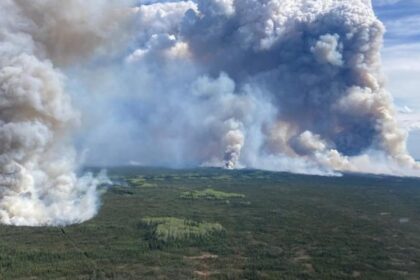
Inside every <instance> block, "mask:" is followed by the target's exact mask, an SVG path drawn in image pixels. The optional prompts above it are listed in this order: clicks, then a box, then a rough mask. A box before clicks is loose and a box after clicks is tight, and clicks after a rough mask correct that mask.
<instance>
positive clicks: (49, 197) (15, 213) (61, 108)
mask: <svg viewBox="0 0 420 280" xmlns="http://www.w3.org/2000/svg"><path fill="white" fill-rule="evenodd" d="M89 2H90V3H89V4H87V3H86V1H46V0H42V1H41V0H39V1H38V0H34V1H24V0H2V1H1V2H0V222H1V223H4V224H11V225H25V226H41V225H66V224H70V223H78V222H82V221H85V220H87V219H90V218H91V217H93V216H94V215H95V214H96V212H97V206H98V196H97V192H96V186H97V184H98V179H95V178H93V177H91V176H85V177H83V178H78V177H77V176H76V174H75V167H76V162H75V152H74V149H73V148H72V146H71V144H70V143H69V132H70V131H71V130H72V128H74V126H75V125H77V123H78V119H79V114H78V113H77V112H76V111H74V110H73V108H72V105H71V102H70V98H69V96H68V95H67V94H66V92H65V91H64V82H65V77H64V75H63V74H62V73H61V72H60V71H59V70H58V69H57V68H55V66H54V64H57V65H61V66H64V65H67V64H68V63H70V62H71V63H73V62H75V61H76V60H80V59H81V58H86V57H87V56H88V55H89V53H90V52H92V51H93V49H94V48H96V46H97V45H98V43H101V42H102V41H103V38H102V37H101V32H100V31H101V29H100V27H101V26H105V25H104V24H105V23H106V22H105V21H104V19H105V18H104V16H103V15H101V13H106V9H105V8H106V7H105V5H104V3H105V2H106V1H89ZM101 2H102V3H101ZM98 8H102V9H101V10H100V11H98V12H96V11H97V9H98ZM102 31H105V30H102Z"/></svg>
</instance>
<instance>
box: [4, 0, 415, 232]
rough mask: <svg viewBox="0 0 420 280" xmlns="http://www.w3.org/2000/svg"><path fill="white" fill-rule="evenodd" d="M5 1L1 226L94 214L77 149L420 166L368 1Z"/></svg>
mask: <svg viewBox="0 0 420 280" xmlns="http://www.w3.org/2000/svg"><path fill="white" fill-rule="evenodd" d="M0 8H1V9H0V10H1V11H2V12H1V17H0V38H1V43H0V106H1V113H0V148H1V153H0V154H1V155H0V161H1V165H0V167H1V170H0V174H1V176H0V221H1V222H2V223H6V224H15V225H58V224H69V223H75V222H82V221H85V220H87V219H89V218H91V217H93V216H94V215H95V213H96V211H97V205H98V198H97V194H96V186H97V183H98V179H95V178H93V177H89V176H87V177H86V176H85V177H82V178H78V177H77V176H76V173H75V171H76V170H77V162H76V153H77V151H79V152H80V151H87V153H86V160H87V163H88V164H95V165H119V164H127V163H129V162H132V163H133V162H135V163H137V164H143V165H166V166H172V167H185V166H209V165H210V166H224V167H226V168H238V167H249V168H262V169H269V170H283V171H292V172H298V173H311V174H336V173H337V172H345V171H352V172H372V173H387V174H396V175H417V172H418V171H417V170H418V166H417V164H416V163H415V161H414V160H413V158H412V157H411V156H410V155H409V154H408V152H407V149H406V138H407V135H406V132H405V131H404V130H401V129H400V128H399V127H398V125H397V121H396V118H395V110H394V106H393V101H392V98H391V95H390V94H389V93H388V92H387V91H386V89H385V84H384V79H383V76H382V72H381V58H380V49H381V47H382V38H383V34H384V27H383V25H382V23H381V22H380V21H379V20H378V19H377V18H376V16H375V15H374V12H373V10H372V6H371V3H370V1H368V0H351V1H350V0H323V1H315V0H195V1H175V0H173V1H141V2H140V3H139V2H136V3H134V4H133V3H130V1H106V0H94V1H82V0H70V1H64V2H63V1H53V0H33V1H24V0H4V1H2V2H1V4H0ZM69 90H70V91H69ZM69 92H71V93H69ZM70 97H72V100H73V104H75V107H76V108H77V109H78V110H74V109H73V105H72V101H71V100H70V99H71V98H70ZM78 111H80V112H81V113H82V114H81V115H80V114H79V113H78ZM77 125H81V126H80V128H79V130H78V132H77V134H76V136H75V138H76V139H75V140H76V142H75V143H76V145H75V147H76V148H74V147H73V146H74V145H73V144H72V139H73V136H72V135H73V134H72V133H73V132H72V131H73V130H74V128H75V127H76V126H77Z"/></svg>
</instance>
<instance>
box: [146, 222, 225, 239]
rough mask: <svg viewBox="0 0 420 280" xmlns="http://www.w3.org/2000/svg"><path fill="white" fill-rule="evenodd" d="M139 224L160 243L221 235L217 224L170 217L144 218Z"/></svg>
mask: <svg viewBox="0 0 420 280" xmlns="http://www.w3.org/2000/svg"><path fill="white" fill-rule="evenodd" d="M141 223H142V224H143V225H145V226H147V227H148V228H149V230H151V232H152V235H153V238H154V239H156V240H158V241H162V242H165V243H167V242H171V241H183V240H187V239H205V238H207V237H209V236H211V235H214V234H218V233H222V232H223V230H224V229H223V227H222V225H220V224H218V223H205V222H201V223H200V222H195V221H191V220H186V219H178V218H172V217H164V218H150V217H148V218H144V219H142V221H141Z"/></svg>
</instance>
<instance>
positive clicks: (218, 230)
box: [0, 167, 420, 279]
mask: <svg viewBox="0 0 420 280" xmlns="http://www.w3.org/2000/svg"><path fill="white" fill-rule="evenodd" d="M109 176H110V178H111V179H112V180H113V181H114V184H113V185H112V186H104V187H103V188H107V190H106V191H105V189H103V192H104V194H103V199H102V206H101V210H100V212H99V215H98V216H97V217H95V218H94V219H93V220H91V221H88V222H86V223H83V224H80V225H74V226H69V227H64V228H59V227H57V228H43V227H34V228H31V227H13V226H0V275H1V277H0V278H1V279H357V278H359V279H418V278H419V277H420V265H419V261H420V220H419V214H420V188H419V185H420V181H419V180H418V179H411V178H397V177H384V176H366V175H363V176H361V175H345V176H343V177H317V176H302V175H292V174H288V173H271V172H265V171H256V170H235V171H228V170H222V169H207V168H206V169H191V170H170V169H150V168H133V167H130V168H123V167H121V168H113V169H111V170H109Z"/></svg>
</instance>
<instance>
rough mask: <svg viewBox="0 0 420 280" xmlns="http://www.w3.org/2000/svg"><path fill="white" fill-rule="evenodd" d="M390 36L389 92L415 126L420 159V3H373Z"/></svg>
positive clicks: (412, 142) (412, 145) (386, 55)
mask: <svg viewBox="0 0 420 280" xmlns="http://www.w3.org/2000/svg"><path fill="white" fill-rule="evenodd" d="M373 5H374V9H375V12H376V14H377V16H378V17H379V18H380V19H381V20H382V21H383V22H384V24H385V26H386V29H387V33H386V35H385V45H384V49H383V63H384V70H385V74H386V75H387V84H388V89H389V91H390V92H391V93H392V95H393V97H394V99H395V103H396V105H397V106H398V108H399V111H400V119H401V121H402V122H403V123H404V124H405V125H407V126H410V127H411V129H412V130H411V133H410V139H409V149H410V152H411V153H412V154H413V155H414V156H415V157H416V158H418V159H420V0H373Z"/></svg>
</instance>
